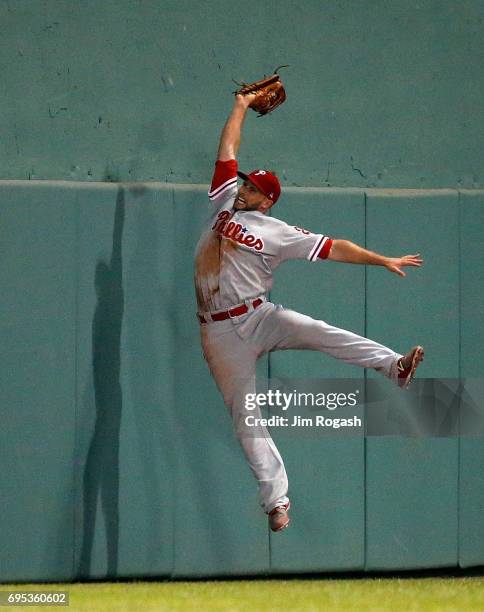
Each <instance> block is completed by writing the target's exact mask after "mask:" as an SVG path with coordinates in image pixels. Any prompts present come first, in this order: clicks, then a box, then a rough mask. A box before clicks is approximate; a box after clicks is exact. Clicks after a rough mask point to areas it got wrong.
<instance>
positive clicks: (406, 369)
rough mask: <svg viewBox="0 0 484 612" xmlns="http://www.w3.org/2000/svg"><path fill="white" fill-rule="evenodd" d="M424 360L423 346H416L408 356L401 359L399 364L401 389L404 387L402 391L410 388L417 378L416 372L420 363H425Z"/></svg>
mask: <svg viewBox="0 0 484 612" xmlns="http://www.w3.org/2000/svg"><path fill="white" fill-rule="evenodd" d="M423 358H424V350H423V348H422V347H421V346H414V347H413V349H412V350H411V351H409V352H408V353H407V354H406V355H404V356H403V357H400V359H399V360H398V362H397V369H398V386H399V387H402V389H406V388H407V387H408V385H409V384H410V383H411V382H412V379H413V377H414V376H415V371H416V370H417V367H418V365H419V363H420V362H421V361H423Z"/></svg>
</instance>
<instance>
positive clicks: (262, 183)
mask: <svg viewBox="0 0 484 612" xmlns="http://www.w3.org/2000/svg"><path fill="white" fill-rule="evenodd" d="M237 174H238V176H240V178H241V179H243V180H244V181H248V182H249V183H252V184H253V185H254V186H255V187H257V189H258V190H259V191H260V192H261V193H263V194H264V195H265V196H266V198H269V200H272V202H274V203H275V202H277V200H278V198H279V196H280V194H281V186H280V184H279V179H278V178H277V176H276V175H275V174H272V172H269V171H268V170H253V171H252V172H251V173H250V174H245V172H237Z"/></svg>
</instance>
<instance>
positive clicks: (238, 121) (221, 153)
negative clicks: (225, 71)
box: [217, 94, 255, 161]
mask: <svg viewBox="0 0 484 612" xmlns="http://www.w3.org/2000/svg"><path fill="white" fill-rule="evenodd" d="M254 97H255V96H254V95H253V94H250V95H246V96H242V95H240V94H239V95H237V96H235V101H234V105H233V107H232V111H231V113H230V115H229V117H228V119H227V121H226V122H225V125H224V127H223V130H222V134H221V135H220V143H219V147H218V153H217V160H219V161H229V160H230V159H237V153H238V151H239V147H240V138H241V133H242V126H243V124H244V119H245V115H246V113H247V109H248V108H249V104H250V103H251V102H252V100H253V99H254Z"/></svg>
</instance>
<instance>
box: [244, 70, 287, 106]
mask: <svg viewBox="0 0 484 612" xmlns="http://www.w3.org/2000/svg"><path fill="white" fill-rule="evenodd" d="M285 67H286V66H279V67H278V68H276V69H275V70H274V74H273V75H272V76H270V77H264V78H263V79H261V80H260V81H255V82H254V83H250V84H247V83H241V85H242V87H241V89H239V90H237V91H234V94H235V95H237V94H240V95H242V96H245V95H247V94H255V98H254V99H253V100H252V102H251V103H250V105H249V106H250V108H252V109H253V110H255V111H256V112H257V113H259V114H258V117H262V116H263V115H267V114H268V113H272V111H273V110H274V109H275V108H277V107H278V106H280V105H281V104H282V103H283V102H284V101H285V99H286V91H285V89H284V85H283V84H282V82H281V77H280V76H279V75H278V74H277V71H278V70H279V68H285ZM237 85H239V83H237Z"/></svg>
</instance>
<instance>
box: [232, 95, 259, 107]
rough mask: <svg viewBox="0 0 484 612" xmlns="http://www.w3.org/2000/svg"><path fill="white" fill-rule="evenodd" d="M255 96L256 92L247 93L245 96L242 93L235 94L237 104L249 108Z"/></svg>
mask: <svg viewBox="0 0 484 612" xmlns="http://www.w3.org/2000/svg"><path fill="white" fill-rule="evenodd" d="M255 98H256V95H255V94H254V93H252V94H246V95H245V96H243V95H242V94H237V95H236V96H235V104H239V105H241V106H243V107H244V108H249V106H250V103H251V102H253V101H254V100H255Z"/></svg>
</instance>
